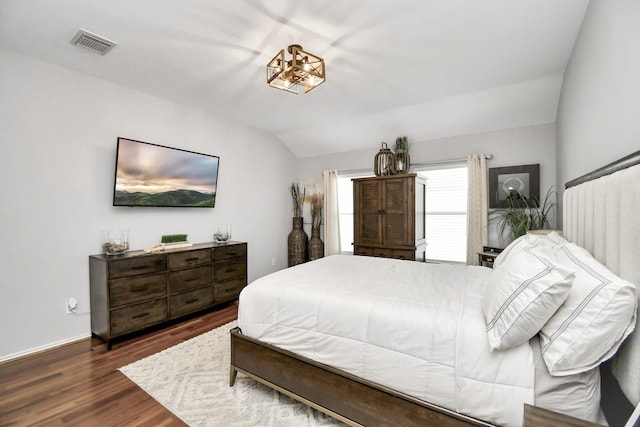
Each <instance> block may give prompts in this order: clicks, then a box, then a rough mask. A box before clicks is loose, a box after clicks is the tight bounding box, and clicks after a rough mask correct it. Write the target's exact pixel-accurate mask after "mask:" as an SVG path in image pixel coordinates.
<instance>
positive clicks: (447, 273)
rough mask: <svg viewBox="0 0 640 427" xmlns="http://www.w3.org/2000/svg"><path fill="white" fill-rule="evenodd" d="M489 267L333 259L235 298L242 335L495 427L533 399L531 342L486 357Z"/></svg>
mask: <svg viewBox="0 0 640 427" xmlns="http://www.w3.org/2000/svg"><path fill="white" fill-rule="evenodd" d="M490 272H491V270H490V269H488V268H485V267H473V266H469V267H461V266H450V265H445V264H425V263H418V262H411V261H400V260H393V259H385V258H370V257H362V256H347V255H334V256H330V257H326V258H322V259H320V260H316V261H313V262H309V263H306V264H302V265H298V266H296V267H292V268H289V269H286V270H282V271H279V272H276V273H273V274H271V275H268V276H265V277H262V278H260V279H258V280H256V281H254V282H253V283H251V284H250V285H249V286H247V287H246V288H245V289H244V290H243V291H242V293H241V295H240V306H239V313H238V322H239V326H240V327H241V329H242V332H243V333H244V334H246V335H248V336H250V337H253V338H257V339H260V340H262V341H264V342H267V343H270V344H273V345H276V346H278V347H280V348H283V349H287V350H290V351H293V352H295V353H297V354H300V355H302V356H305V357H308V358H311V359H313V360H316V361H318V362H321V363H325V364H327V365H330V366H333V367H336V368H338V369H342V370H344V371H346V372H350V373H352V374H355V375H357V376H359V377H362V378H365V379H368V380H371V381H374V382H376V383H379V384H382V385H385V386H388V387H390V388H393V389H395V390H398V391H401V392H403V393H406V394H409V395H411V396H414V397H416V398H419V399H422V400H425V401H428V402H432V403H435V404H438V405H441V406H444V407H446V408H449V409H452V410H455V411H458V412H460V413H463V414H467V415H471V416H474V417H477V418H480V419H483V420H485V421H490V422H493V423H496V424H499V425H507V426H511V425H521V424H522V414H523V405H524V403H529V404H533V403H534V400H535V391H534V385H535V363H534V359H533V354H532V350H531V347H530V346H529V344H523V345H521V346H518V347H515V348H512V349H510V350H507V351H494V352H491V351H490V349H489V346H488V343H487V333H486V326H485V321H484V318H483V315H482V311H481V297H482V287H483V281H484V280H485V279H486V278H487V277H488V275H489V274H490Z"/></svg>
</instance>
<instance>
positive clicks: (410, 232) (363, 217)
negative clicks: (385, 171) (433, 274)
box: [352, 173, 426, 261]
mask: <svg viewBox="0 0 640 427" xmlns="http://www.w3.org/2000/svg"><path fill="white" fill-rule="evenodd" d="M352 181H353V240H354V242H353V253H354V255H367V256H378V257H385V258H397V259H410V260H420V261H424V258H425V249H426V236H425V221H424V220H425V192H426V181H425V180H424V179H422V178H419V177H418V176H417V175H416V174H415V173H412V174H403V175H388V176H379V177H372V178H354V179H353V180H352Z"/></svg>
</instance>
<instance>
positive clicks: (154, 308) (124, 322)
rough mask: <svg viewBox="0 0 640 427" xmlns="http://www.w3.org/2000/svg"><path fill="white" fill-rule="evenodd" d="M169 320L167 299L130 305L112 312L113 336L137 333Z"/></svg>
mask: <svg viewBox="0 0 640 427" xmlns="http://www.w3.org/2000/svg"><path fill="white" fill-rule="evenodd" d="M166 319H167V299H166V298H158V299H155V300H152V301H147V302H142V303H139V304H134V305H129V306H126V307H122V308H116V309H114V310H111V336H117V335H122V334H125V333H127V332H132V331H137V330H139V329H142V328H144V327H146V326H151V325H155V324H156V323H160V322H162V321H164V320H166Z"/></svg>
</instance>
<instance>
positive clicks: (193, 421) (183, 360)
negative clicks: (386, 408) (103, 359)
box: [120, 322, 344, 427]
mask: <svg viewBox="0 0 640 427" xmlns="http://www.w3.org/2000/svg"><path fill="white" fill-rule="evenodd" d="M235 326H236V322H231V323H228V324H226V325H223V326H221V327H219V328H217V329H214V330H212V331H210V332H207V333H204V334H202V335H200V336H198V337H195V338H192V339H190V340H188V341H185V342H183V343H180V344H178V345H176V346H173V347H171V348H168V349H167V350H164V351H162V352H160V353H157V354H154V355H152V356H149V357H147V358H144V359H142V360H139V361H137V362H134V363H132V364H130V365H127V366H125V367H123V368H120V371H121V372H122V373H123V374H125V375H126V376H127V377H129V379H131V381H133V382H135V383H136V384H137V385H139V386H140V387H141V388H142V389H143V390H144V391H146V392H147V393H149V394H150V395H151V396H153V398H154V399H156V400H157V401H158V402H160V403H161V404H162V405H163V406H164V407H165V408H167V409H168V410H170V411H171V412H173V413H174V414H175V415H176V416H178V417H179V418H180V419H182V420H183V421H184V422H185V423H187V424H188V425H190V426H212V427H213V426H215V427H218V426H246V427H250V426H251V427H253V426H281V427H285V426H291V427H294V426H295V427H300V426H344V424H342V423H340V422H339V421H337V420H335V419H333V418H331V417H329V416H327V415H325V414H323V413H321V412H318V411H315V410H314V409H312V408H309V407H308V406H306V405H303V404H302V403H299V402H297V401H295V400H293V399H291V398H289V397H287V396H284V395H281V394H280V393H278V392H276V391H274V390H272V389H270V388H268V387H266V386H264V385H262V384H260V383H258V382H256V381H254V380H252V379H250V378H248V377H246V376H244V375H242V374H240V373H239V374H238V378H237V379H236V383H235V385H234V386H233V387H229V357H230V355H229V352H230V344H229V330H230V329H231V328H233V327H235Z"/></svg>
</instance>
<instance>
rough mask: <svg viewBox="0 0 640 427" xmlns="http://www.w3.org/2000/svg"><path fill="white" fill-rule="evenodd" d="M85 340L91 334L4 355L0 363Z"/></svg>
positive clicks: (0, 358)
mask: <svg viewBox="0 0 640 427" xmlns="http://www.w3.org/2000/svg"><path fill="white" fill-rule="evenodd" d="M87 338H91V334H83V335H78V336H76V337H72V338H68V339H64V340H60V341H55V342H52V343H49V344H45V345H41V346H39V347H33V348H30V349H29V350H24V351H20V352H18V353H13V354H9V355H6V356H1V357H0V363H4V362H9V361H11V360H13V359H18V358H21V357H25V356H31V355H33V354H35V353H41V352H43V351H46V350H51V349H53V348H56V347H62V346H64V345H67V344H72V343H74V342H77V341H82V340H85V339H87Z"/></svg>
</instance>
